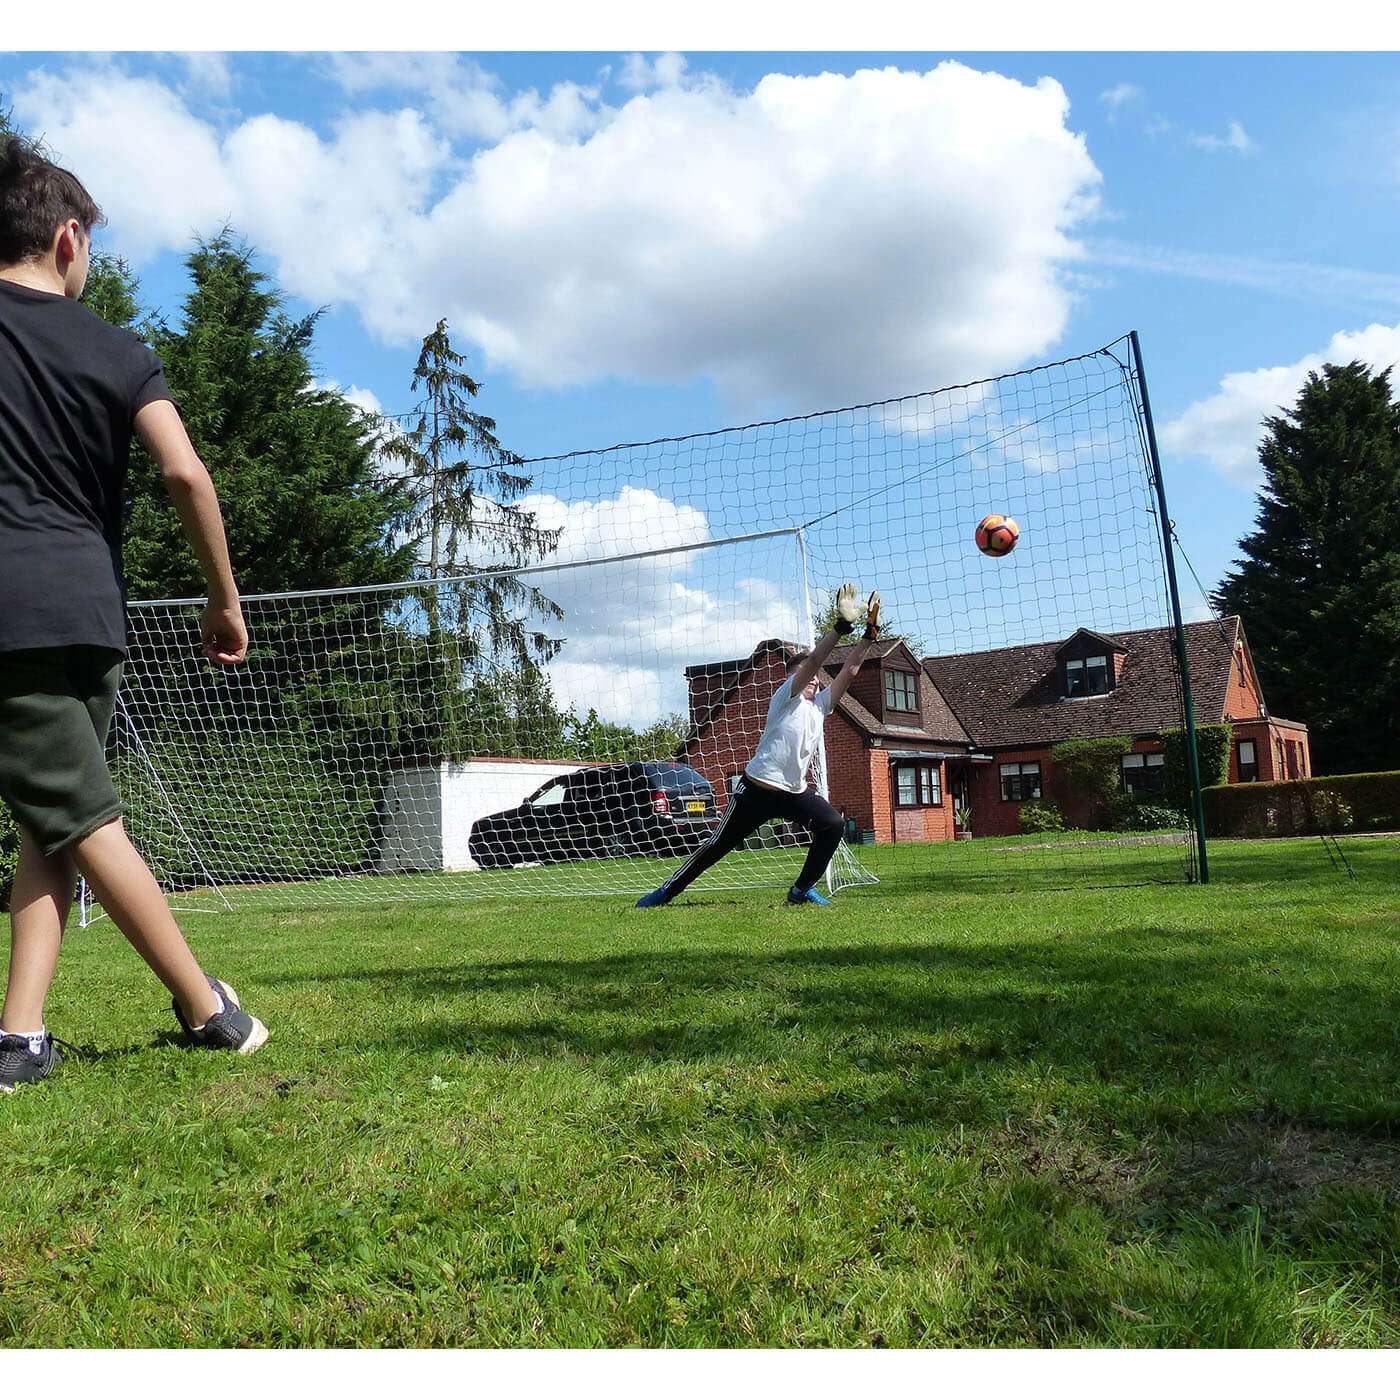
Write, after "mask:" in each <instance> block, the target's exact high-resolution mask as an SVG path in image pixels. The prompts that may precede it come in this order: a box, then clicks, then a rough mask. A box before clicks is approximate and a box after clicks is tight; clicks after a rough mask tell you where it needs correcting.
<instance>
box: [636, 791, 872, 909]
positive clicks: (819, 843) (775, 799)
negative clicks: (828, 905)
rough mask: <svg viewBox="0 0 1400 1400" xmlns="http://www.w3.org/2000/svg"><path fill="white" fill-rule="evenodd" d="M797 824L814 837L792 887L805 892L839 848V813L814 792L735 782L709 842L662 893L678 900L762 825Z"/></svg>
mask: <svg viewBox="0 0 1400 1400" xmlns="http://www.w3.org/2000/svg"><path fill="white" fill-rule="evenodd" d="M775 817H776V818H781V819H782V820H783V821H789V822H796V823H797V824H798V825H799V826H803V827H806V829H807V830H808V831H809V832H810V833H811V835H812V844H811V846H810V847H809V848H808V850H807V859H806V860H805V861H803V863H802V870H801V872H800V873H799V874H798V877H797V879H796V880H795V881H794V882H793V883H794V885H795V886H796V887H797V888H798V889H799V890H809V889H811V888H812V886H813V885H815V884H816V883H817V881H818V880H820V879H821V877H822V874H823V872H824V871H825V870H826V867H827V866H828V865H830V864H831V858H832V856H834V855H835V854H836V848H837V846H839V845H840V844H841V833H842V831H843V830H844V828H845V823H844V822H843V821H842V820H841V813H840V812H838V811H837V810H836V808H835V807H833V806H832V805H831V803H830V802H828V801H827V800H826V798H824V797H823V796H822V795H821V794H820V793H819V792H817V791H816V789H815V788H808V789H807V791H806V792H779V791H778V790H777V789H776V788H768V787H760V786H759V784H758V783H756V782H754V781H753V779H752V778H749V777H747V776H745V777H742V778H740V779H739V783H738V786H737V787H736V788H735V789H734V791H733V792H732V793H731V794H730V798H729V806H728V807H727V808H726V809H725V813H724V816H723V817H722V818H721V819H720V824H719V825H718V826H717V827H716V828H715V829H714V832H713V834H712V835H711V836H710V839H709V840H708V841H706V842H705V844H704V845H703V846H701V847H700V849H699V850H698V851H696V852H695V854H694V855H693V856H691V858H690V859H689V860H688V861H686V863H685V864H684V865H683V866H681V868H680V869H679V870H677V871H676V873H675V874H674V875H672V876H671V878H670V879H669V880H667V881H666V884H665V885H664V886H663V888H664V889H666V890H667V891H669V892H670V894H672V895H678V894H679V893H680V892H681V891H682V890H683V889H684V888H685V887H686V886H687V885H688V884H690V882H691V881H692V880H694V879H695V878H696V877H697V876H699V875H703V874H704V873H705V871H707V870H708V869H709V868H710V867H711V866H712V865H714V864H715V862H716V861H719V860H722V859H723V858H724V857H725V856H727V855H728V854H729V853H730V851H733V850H737V849H738V847H739V846H740V845H741V844H742V843H743V840H744V838H745V837H746V836H749V835H752V833H753V832H755V831H757V830H758V828H759V827H761V826H762V825H763V823H764V822H766V821H772V820H773V819H774V818H775Z"/></svg>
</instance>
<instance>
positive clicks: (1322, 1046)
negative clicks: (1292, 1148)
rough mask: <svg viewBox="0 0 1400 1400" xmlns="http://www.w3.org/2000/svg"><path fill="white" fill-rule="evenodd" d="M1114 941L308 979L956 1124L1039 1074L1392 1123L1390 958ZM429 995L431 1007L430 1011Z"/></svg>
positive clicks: (402, 1031) (462, 1021)
mask: <svg viewBox="0 0 1400 1400" xmlns="http://www.w3.org/2000/svg"><path fill="white" fill-rule="evenodd" d="M1107 937H1109V936H1108V935H1105V936H1103V937H1100V938H1098V939H1095V940H1092V941H1090V942H1085V941H1084V940H1083V939H1080V938H1075V939H1070V938H1065V939H1063V940H1059V941H1057V940H1054V939H1046V938H1044V937H1041V938H1038V939H1037V940H1034V941H1027V942H1024V943H1017V942H978V943H971V944H966V945H959V944H952V943H940V944H936V945H928V946H920V945H914V946H911V945H907V944H855V945H848V946H807V947H802V948H797V949H785V950H782V951H778V952H773V953H742V952H735V951H731V950H718V951H711V950H697V949H694V948H691V949H678V950H667V951H644V952H642V951H628V952H622V953H618V954H614V955H609V956H605V957H593V958H589V957H581V958H578V959H571V958H522V959H516V960H511V961H502V962H489V961H488V962H479V961H471V960H463V962H462V963H460V964H458V965H438V966H433V967H426V968H425V967H416V968H402V969H364V970H356V971H348V972H342V973H338V974H330V975H329V976H327V975H326V974H323V973H319V974H314V975H312V974H308V976H307V978H306V979H305V980H306V981H311V982H318V983H322V984H329V985H332V986H333V985H334V984H335V983H337V982H342V983H356V984H361V985H364V986H366V987H369V986H373V987H376V988H377V989H378V990H377V991H376V992H375V994H374V995H375V1000H376V1002H377V1004H379V1005H380V1006H382V1007H383V1008H384V1009H383V1013H382V1014H381V1017H380V1019H379V1020H378V1022H377V1024H376V1025H375V1026H374V1027H372V1028H370V1029H369V1032H368V1034H369V1038H370V1041H371V1042H373V1041H375V1038H376V1037H379V1039H380V1041H382V1043H383V1044H384V1045H385V1046H405V1045H408V1046H412V1047H413V1048H414V1049H415V1050H416V1051H418V1052H427V1053H440V1052H445V1053H453V1054H467V1053H469V1054H477V1055H486V1056H500V1057H511V1058H518V1057H521V1056H526V1057H531V1056H533V1057H539V1058H540V1059H542V1060H547V1059H549V1058H551V1057H558V1056H560V1055H572V1056H582V1057H589V1058H598V1057H613V1058H617V1059H620V1060H622V1061H623V1062H626V1061H634V1062H638V1063H652V1064H654V1063H656V1062H660V1061H667V1060H672V1061H677V1062H683V1063H690V1064H694V1063H698V1062H702V1061H704V1062H715V1063H734V1064H743V1065H748V1066H762V1065H768V1066H773V1067H775V1068H777V1069H779V1070H784V1069H798V1070H799V1071H800V1072H801V1073H803V1074H812V1075H814V1076H816V1077H822V1076H823V1075H830V1074H833V1073H834V1074H837V1075H839V1074H841V1073H843V1072H851V1071H853V1070H859V1071H861V1072H877V1073H882V1074H885V1075H886V1076H887V1077H892V1078H894V1079H896V1080H898V1081H900V1082H899V1084H897V1085H895V1086H893V1087H890V1088H889V1092H890V1093H891V1094H893V1095H894V1096H895V1097H896V1098H897V1099H898V1100H899V1103H898V1104H897V1105H895V1107H896V1108H898V1110H899V1111H900V1112H901V1113H904V1114H905V1115H909V1114H914V1115H916V1116H918V1117H919V1118H921V1119H927V1118H930V1117H932V1118H936V1119H942V1120H946V1121H952V1122H955V1121H958V1120H957V1114H958V1112H960V1111H962V1110H963V1109H965V1108H967V1107H969V1105H970V1103H971V1101H972V1099H974V1098H975V1097H977V1096H979V1095H985V1094H987V1093H988V1092H992V1093H993V1094H995V1093H996V1092H997V1090H996V1086H995V1085H994V1084H991V1083H989V1081H990V1080H993V1079H1003V1080H1005V1081H1007V1082H1008V1083H1010V1082H1011V1081H1014V1080H1018V1079H1019V1080H1025V1079H1026V1078H1027V1076H1030V1077H1032V1078H1036V1079H1039V1080H1042V1081H1044V1082H1045V1083H1046V1084H1047V1085H1049V1084H1052V1083H1058V1084H1060V1085H1064V1084H1073V1085H1074V1086H1076V1093H1077V1095H1078V1096H1079V1097H1080V1098H1081V1099H1082V1100H1083V1101H1084V1104H1085V1107H1088V1106H1090V1104H1091V1102H1092V1100H1093V1099H1095V1098H1096V1097H1097V1098H1099V1099H1101V1100H1102V1101H1103V1103H1104V1104H1105V1105H1108V1104H1111V1103H1116V1104H1119V1105H1121V1104H1123V1103H1124V1102H1125V1101H1129V1100H1131V1101H1134V1102H1135V1103H1136V1104H1137V1111H1139V1112H1142V1113H1144V1114H1146V1115H1148V1116H1152V1115H1154V1114H1155V1115H1157V1116H1159V1117H1160V1118H1161V1119H1163V1121H1167V1120H1172V1119H1179V1118H1182V1117H1189V1116H1190V1115H1191V1114H1192V1113H1193V1112H1196V1111H1198V1110H1202V1109H1206V1104H1207V1101H1209V1103H1210V1104H1211V1105H1219V1104H1223V1103H1225V1102H1227V1101H1233V1102H1235V1103H1236V1105H1237V1106H1238V1108H1239V1110H1240V1111H1242V1112H1246V1113H1260V1112H1263V1113H1271V1112H1273V1113H1283V1114H1287V1115H1288V1116H1290V1117H1291V1118H1293V1119H1295V1120H1300V1119H1301V1120H1307V1121H1316V1122H1318V1123H1320V1124H1331V1125H1334V1126H1335V1125H1338V1124H1346V1125H1349V1126H1352V1127H1364V1128H1366V1130H1368V1131H1371V1132H1379V1133H1384V1134H1388V1133H1389V1132H1390V1131H1392V1129H1393V1128H1394V1127H1395V1126H1396V1125H1397V1123H1400V1101H1397V1098H1396V1094H1395V1089H1394V1086H1395V1085H1396V1084H1397V1083H1400V1031H1397V1028H1396V1026H1395V1024H1394V1021H1393V1017H1392V1014H1391V1013H1392V1010H1393V1000H1394V987H1393V978H1392V973H1393V967H1392V965H1391V960H1390V959H1388V958H1386V957H1384V956H1383V955H1381V954H1380V953H1378V954H1377V955H1376V957H1375V958H1374V959H1373V960H1366V959H1362V958H1360V957H1358V958H1356V959H1355V960H1353V961H1352V962H1351V963H1349V964H1347V965H1345V966H1339V965H1337V964H1336V963H1335V962H1326V961H1324V960H1322V959H1319V958H1317V957H1316V956H1315V955H1313V954H1311V953H1309V951H1308V950H1307V949H1306V948H1300V947H1299V946H1298V944H1297V943H1296V942H1292V941H1289V940H1288V939H1287V938H1284V937H1280V938H1279V939H1277V940H1273V941H1263V940H1260V939H1258V938H1256V939H1255V940H1254V941H1252V942H1251V943H1249V944H1248V946H1247V947H1244V948H1240V947H1236V946H1234V945H1233V944H1232V943H1231V942H1230V941H1229V940H1226V939H1222V938H1218V937H1207V936H1205V935H1200V936H1195V937H1192V936H1186V935H1183V934H1181V933H1180V932H1179V931H1167V930H1163V929H1159V928H1144V929H1141V930H1137V931H1135V933H1134V937H1133V942H1132V944H1131V946H1125V945H1123V944H1121V943H1117V942H1115V943H1113V944H1111V945H1110V944H1109V943H1107V942H1106V941H1105V939H1106V938H1107ZM302 980H303V979H301V978H299V977H296V976H293V975H284V976H282V977H280V978H277V977H274V978H270V979H265V981H268V982H269V983H271V982H276V981H282V982H285V983H288V984H293V983H297V982H300V981H302ZM395 1001H401V1002H402V1003H403V1005H404V1008H405V1015H404V1016H403V1017H402V1018H399V1017H396V1016H395V1015H394V1014H393V1012H392V1006H393V1003H394V1002H395ZM424 1006H431V1007H434V1008H437V1010H436V1011H435V1012H434V1015H433V1017H432V1019H429V1020H428V1021H427V1022H426V1023H425V1022H424V1021H423V1020H422V1014H421V1012H422V1008H423V1007H424ZM410 1008H412V1010H413V1012H414V1014H413V1015H412V1016H410V1015H408V1014H407V1013H408V1011H409V1009H410ZM364 1034H365V1031H364V1029H363V1028H359V1029H357V1030H356V1035H357V1036H358V1037H361V1039H363V1037H364ZM1048 1092H1053V1090H1048ZM889 1106H890V1105H889V1104H884V1105H872V1108H879V1109H881V1110H883V1109H884V1108H885V1107H889ZM1207 1111H1214V1109H1213V1108H1212V1109H1209V1110H1207Z"/></svg>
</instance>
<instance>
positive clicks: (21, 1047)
mask: <svg viewBox="0 0 1400 1400" xmlns="http://www.w3.org/2000/svg"><path fill="white" fill-rule="evenodd" d="M62 1063H63V1054H62V1052H61V1051H60V1050H59V1048H58V1046H57V1045H56V1044H55V1043H54V1038H53V1036H51V1035H48V1034H47V1033H46V1034H45V1036H44V1043H43V1045H42V1046H41V1047H40V1048H39V1052H38V1054H35V1052H34V1051H33V1050H31V1049H30V1048H29V1037H28V1036H27V1035H6V1036H0V1094H13V1093H14V1091H15V1089H16V1088H17V1087H18V1086H19V1085H21V1084H37V1083H38V1082H39V1080H41V1079H47V1078H48V1077H49V1075H51V1074H52V1073H53V1072H54V1070H56V1069H57V1068H58V1067H59V1065H61V1064H62Z"/></svg>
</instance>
